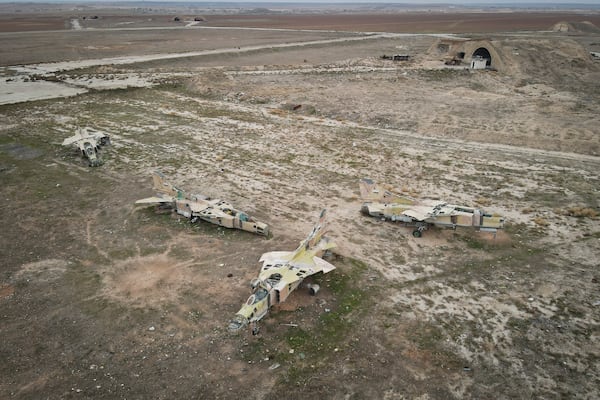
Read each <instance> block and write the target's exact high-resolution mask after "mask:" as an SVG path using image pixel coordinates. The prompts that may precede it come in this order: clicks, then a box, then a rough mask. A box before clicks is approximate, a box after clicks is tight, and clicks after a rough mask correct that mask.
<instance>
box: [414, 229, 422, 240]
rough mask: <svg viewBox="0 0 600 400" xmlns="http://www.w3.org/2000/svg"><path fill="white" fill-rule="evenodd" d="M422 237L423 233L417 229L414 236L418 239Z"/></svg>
mask: <svg viewBox="0 0 600 400" xmlns="http://www.w3.org/2000/svg"><path fill="white" fill-rule="evenodd" d="M421 235H422V233H421V231H420V230H418V229H415V230H414V231H413V236H414V237H416V238H420V237H421Z"/></svg>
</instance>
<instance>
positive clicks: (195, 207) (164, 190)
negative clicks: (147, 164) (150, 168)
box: [135, 171, 269, 236]
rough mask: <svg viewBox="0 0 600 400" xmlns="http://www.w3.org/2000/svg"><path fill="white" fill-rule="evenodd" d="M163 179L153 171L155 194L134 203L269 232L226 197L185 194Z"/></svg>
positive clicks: (192, 220)
mask: <svg viewBox="0 0 600 400" xmlns="http://www.w3.org/2000/svg"><path fill="white" fill-rule="evenodd" d="M164 179H165V178H164V176H163V174H161V173H160V172H158V171H157V172H155V173H154V174H153V175H152V181H153V183H154V186H153V188H154V190H156V192H157V196H155V197H148V198H146V199H141V200H138V201H136V202H135V204H136V205H150V204H153V205H158V206H160V207H163V208H165V207H167V208H172V209H175V211H176V212H177V214H180V215H183V216H184V217H186V218H189V219H190V221H191V222H192V223H194V222H197V221H198V220H203V221H206V222H210V223H211V224H216V225H220V226H223V227H225V228H235V229H241V230H243V231H248V232H253V233H258V234H259V235H265V236H268V234H269V227H268V225H267V224H265V223H262V222H259V221H256V220H255V219H254V218H252V217H250V216H248V214H245V213H243V212H241V211H239V210H236V209H235V208H233V206H232V205H231V204H229V203H227V202H226V201H223V200H219V199H210V198H208V197H206V196H203V195H200V194H191V195H187V194H186V193H185V192H184V191H183V190H180V189H178V188H176V187H175V186H173V185H171V184H169V183H167V182H165V180H164Z"/></svg>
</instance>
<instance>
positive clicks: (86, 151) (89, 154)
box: [62, 127, 110, 167]
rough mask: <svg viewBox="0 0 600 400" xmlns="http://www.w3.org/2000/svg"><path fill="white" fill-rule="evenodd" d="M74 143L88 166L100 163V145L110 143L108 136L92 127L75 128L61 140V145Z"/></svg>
mask: <svg viewBox="0 0 600 400" xmlns="http://www.w3.org/2000/svg"><path fill="white" fill-rule="evenodd" d="M73 144H75V145H76V146H77V147H78V148H79V150H80V151H81V156H82V157H85V158H87V159H88V163H89V166H90V167H98V166H100V165H102V160H101V159H100V157H99V155H98V151H99V150H100V147H102V146H106V145H109V144H110V136H108V135H107V134H105V133H103V132H99V131H96V130H94V129H92V128H88V127H85V128H82V129H79V130H77V133H75V135H73V136H71V137H68V138H66V139H65V140H63V142H62V145H63V146H71V145H73Z"/></svg>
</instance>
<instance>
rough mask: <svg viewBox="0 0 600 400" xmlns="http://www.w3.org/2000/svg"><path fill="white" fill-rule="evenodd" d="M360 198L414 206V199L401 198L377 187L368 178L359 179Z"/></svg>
mask: <svg viewBox="0 0 600 400" xmlns="http://www.w3.org/2000/svg"><path fill="white" fill-rule="evenodd" d="M358 185H359V187H360V197H362V199H363V200H366V201H378V202H382V203H386V204H390V203H394V204H414V202H415V201H414V199H412V198H410V197H409V196H401V195H399V194H396V193H394V192H392V191H390V190H387V189H385V188H384V187H381V186H380V185H378V184H377V183H376V182H375V181H374V180H372V179H369V178H364V179H361V180H360V182H359V184H358Z"/></svg>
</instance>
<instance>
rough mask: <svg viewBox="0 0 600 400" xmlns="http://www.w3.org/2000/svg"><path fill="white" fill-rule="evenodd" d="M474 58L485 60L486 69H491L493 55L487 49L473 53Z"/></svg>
mask: <svg viewBox="0 0 600 400" xmlns="http://www.w3.org/2000/svg"><path fill="white" fill-rule="evenodd" d="M472 58H474V59H476V58H478V59H483V60H485V66H486V67H490V66H491V65H492V55H491V54H490V52H489V50H488V49H486V48H485V47H479V48H477V50H475V51H474V52H473V56H472Z"/></svg>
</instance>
